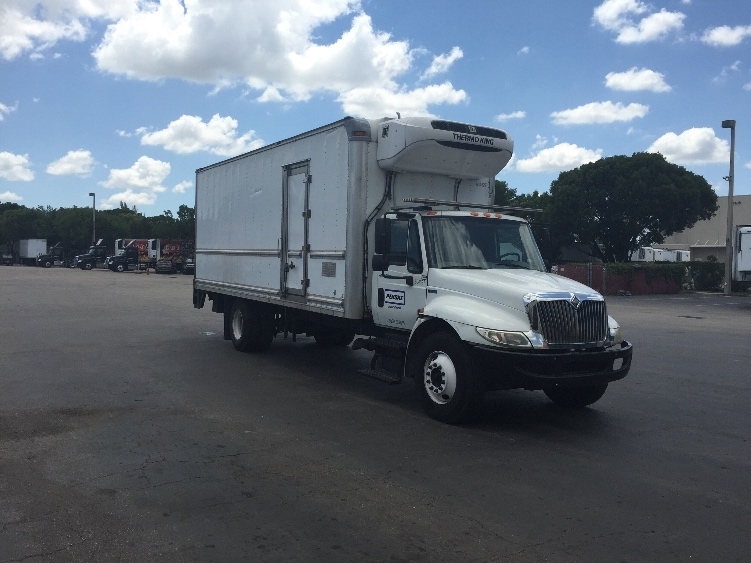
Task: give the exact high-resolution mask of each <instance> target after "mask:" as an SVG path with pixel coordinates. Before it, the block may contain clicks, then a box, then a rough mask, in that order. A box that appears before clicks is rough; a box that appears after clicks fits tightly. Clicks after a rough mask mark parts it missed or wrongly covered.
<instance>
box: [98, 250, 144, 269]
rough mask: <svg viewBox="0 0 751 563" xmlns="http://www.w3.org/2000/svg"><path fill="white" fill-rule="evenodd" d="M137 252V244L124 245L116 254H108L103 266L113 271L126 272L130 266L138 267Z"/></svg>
mask: <svg viewBox="0 0 751 563" xmlns="http://www.w3.org/2000/svg"><path fill="white" fill-rule="evenodd" d="M138 265H139V252H138V247H137V246H126V247H125V248H123V249H122V250H121V251H120V254H118V255H116V256H108V257H107V260H106V261H105V266H106V267H107V268H109V269H110V270H112V271H113V272H127V271H128V270H129V269H130V268H136V269H137V268H138Z"/></svg>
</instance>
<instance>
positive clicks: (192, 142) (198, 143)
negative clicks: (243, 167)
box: [141, 114, 264, 156]
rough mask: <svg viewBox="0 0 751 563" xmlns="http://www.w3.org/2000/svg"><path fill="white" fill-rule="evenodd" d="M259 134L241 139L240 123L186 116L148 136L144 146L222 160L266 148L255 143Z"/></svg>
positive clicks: (143, 140)
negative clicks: (220, 158)
mask: <svg viewBox="0 0 751 563" xmlns="http://www.w3.org/2000/svg"><path fill="white" fill-rule="evenodd" d="M254 136H255V131H248V132H247V133H245V134H244V135H240V136H239V137H238V134H237V120H235V119H233V118H231V117H229V116H228V117H221V116H220V115H219V114H216V115H214V116H213V117H212V118H211V120H209V122H208V123H204V122H203V120H202V119H201V118H200V117H198V116H196V115H183V116H181V117H180V118H178V119H176V120H175V121H172V122H171V123H170V124H169V125H168V126H167V127H166V128H165V129H162V130H161V131H154V132H153V133H144V134H143V136H142V137H141V144H142V145H152V146H163V147H164V148H165V149H167V150H168V151H172V152H175V153H177V154H190V153H194V152H198V151H208V152H210V153H213V154H217V155H220V156H236V155H238V154H242V153H245V152H248V151H251V150H253V149H256V148H258V147H261V146H263V145H264V142H263V140H261V139H253V137H254Z"/></svg>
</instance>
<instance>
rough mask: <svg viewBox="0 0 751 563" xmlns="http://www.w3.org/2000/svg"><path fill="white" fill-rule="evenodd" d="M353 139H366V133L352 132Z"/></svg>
mask: <svg viewBox="0 0 751 563" xmlns="http://www.w3.org/2000/svg"><path fill="white" fill-rule="evenodd" d="M352 136H353V137H367V136H368V133H367V131H352Z"/></svg>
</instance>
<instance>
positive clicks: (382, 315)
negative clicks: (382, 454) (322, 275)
mask: <svg viewBox="0 0 751 563" xmlns="http://www.w3.org/2000/svg"><path fill="white" fill-rule="evenodd" d="M447 203H448V202H444V204H447ZM457 207H461V204H457V202H450V205H442V204H441V202H436V203H435V204H433V205H430V206H424V205H423V206H421V207H415V208H412V209H408V208H403V209H399V210H397V211H395V212H391V213H387V214H385V215H384V216H383V217H382V218H381V219H378V220H376V225H375V254H374V256H373V258H372V270H373V278H372V292H371V297H372V300H371V309H372V312H373V321H374V323H375V325H377V326H378V327H380V329H381V331H382V333H381V335H380V337H379V338H375V339H370V340H367V341H363V340H361V341H360V342H359V345H358V343H356V347H364V348H367V349H370V350H373V351H374V352H375V353H376V354H375V360H374V362H373V370H374V371H375V372H376V373H374V374H373V375H376V376H378V375H379V374H378V373H377V372H378V371H380V372H381V373H380V375H381V378H382V379H386V378H387V376H388V374H389V373H392V374H399V375H401V373H405V374H408V375H412V377H414V378H415V381H416V384H417V386H418V388H419V389H420V390H421V395H422V396H423V403H424V406H425V408H426V410H427V411H428V412H429V413H430V414H431V415H432V416H433V417H435V418H438V419H441V420H445V421H447V422H452V421H455V420H459V419H462V418H464V417H465V415H466V412H468V411H470V410H474V408H475V407H476V403H477V402H478V401H479V400H480V398H481V397H482V394H483V392H484V391H485V390H491V389H514V388H523V389H529V390H536V389H537V390H542V391H544V392H545V393H546V394H547V395H548V397H550V398H551V399H552V400H553V401H554V402H556V403H559V404H562V405H565V406H586V405H588V404H591V403H593V402H595V401H596V400H597V399H599V398H600V397H601V396H602V394H603V393H604V392H605V390H606V388H607V386H608V383H610V382H611V381H615V380H617V379H621V378H622V377H625V376H626V374H627V373H628V371H629V369H630V364H631V355H632V347H631V344H630V343H628V342H626V341H624V340H623V338H622V336H621V330H620V326H619V325H618V323H617V322H616V321H615V320H614V319H613V318H612V317H610V316H608V314H607V310H606V305H605V300H604V298H603V297H602V295H600V294H599V293H597V292H595V291H594V290H592V289H591V288H589V287H587V286H584V285H582V284H580V283H578V282H575V281H573V280H570V279H568V278H564V277H561V276H557V275H555V274H551V273H548V272H547V271H546V268H545V264H544V261H543V258H542V256H541V254H540V251H539V249H538V247H537V244H536V242H535V239H534V236H533V234H532V229H531V228H530V225H529V223H528V222H527V220H525V219H523V218H520V217H516V216H513V215H510V214H507V213H503V212H501V210H498V212H493V211H492V210H491V211H487V206H485V208H486V210H485V211H483V212H478V211H474V210H471V205H470V204H468V207H470V209H469V210H456V209H457ZM446 208H448V209H446ZM529 211H532V210H529ZM394 350H400V352H399V353H394Z"/></svg>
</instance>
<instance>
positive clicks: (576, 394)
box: [544, 383, 608, 409]
mask: <svg viewBox="0 0 751 563" xmlns="http://www.w3.org/2000/svg"><path fill="white" fill-rule="evenodd" d="M607 388H608V384H607V383H603V384H601V385H592V386H590V387H552V388H550V389H545V390H544V391H545V394H546V395H547V396H548V399H550V400H551V401H553V402H554V403H555V404H556V405H560V406H562V407H568V408H575V409H581V408H584V407H586V406H588V405H591V404H592V403H595V402H597V401H598V400H599V399H600V397H602V396H603V395H604V394H605V390H606V389H607Z"/></svg>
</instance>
